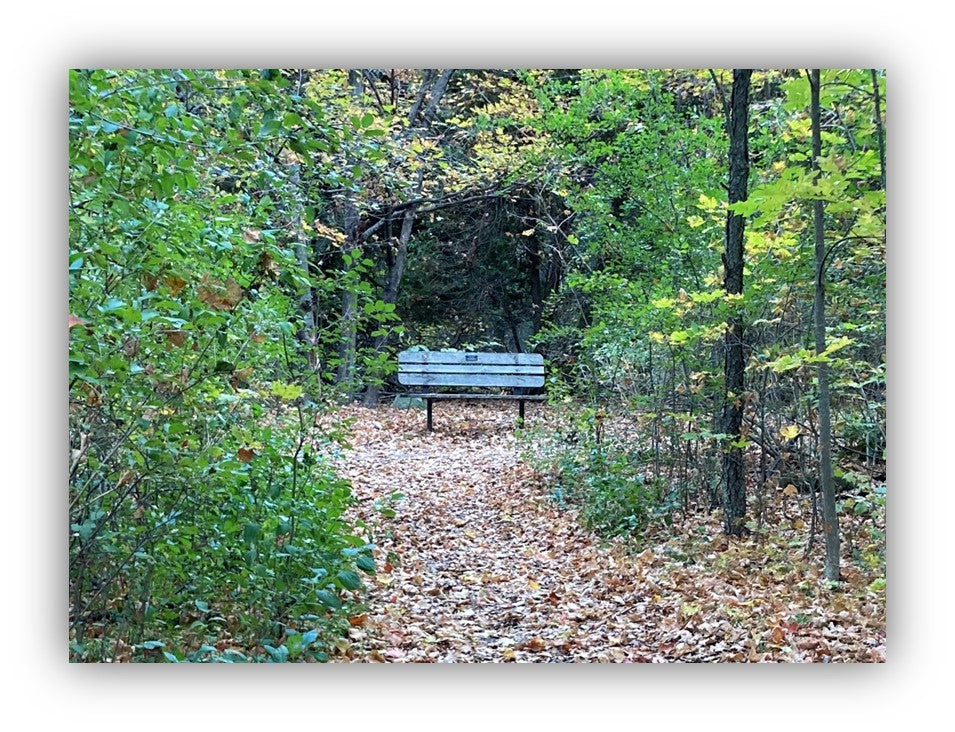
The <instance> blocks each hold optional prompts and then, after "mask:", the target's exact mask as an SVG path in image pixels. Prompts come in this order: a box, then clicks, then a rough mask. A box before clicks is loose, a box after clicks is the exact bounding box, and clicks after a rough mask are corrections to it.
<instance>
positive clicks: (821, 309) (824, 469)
mask: <svg viewBox="0 0 955 732" xmlns="http://www.w3.org/2000/svg"><path fill="white" fill-rule="evenodd" d="M809 86H810V90H811V94H812V96H811V102H810V104H811V110H810V115H811V117H812V169H813V171H814V173H815V176H814V178H815V180H816V181H818V180H819V178H820V176H821V171H820V168H819V158H820V157H821V156H822V130H821V129H820V122H819V119H820V111H819V69H813V70H812V72H811V75H810V79H809ZM824 216H825V203H824V202H823V200H822V199H821V198H816V199H815V200H814V201H813V202H812V223H813V234H814V239H815V246H816V285H815V302H814V305H813V321H814V326H815V336H816V354H817V355H818V354H821V353H822V352H823V351H825V350H826V280H825V260H826V239H825V228H824V223H825V222H824ZM816 378H817V380H818V382H819V405H818V406H819V485H820V489H821V491H822V528H823V534H824V536H825V537H826V570H825V571H826V579H828V580H830V581H833V582H837V581H838V580H839V519H838V517H837V516H836V496H835V490H834V487H833V483H832V423H831V419H830V415H829V401H830V400H829V364H828V363H826V362H825V361H819V363H818V364H817V366H816Z"/></svg>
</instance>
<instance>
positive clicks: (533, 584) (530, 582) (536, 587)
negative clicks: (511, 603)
mask: <svg viewBox="0 0 955 732" xmlns="http://www.w3.org/2000/svg"><path fill="white" fill-rule="evenodd" d="M527 586H528V587H530V588H531V589H532V590H534V592H537V590H539V589H540V588H541V586H540V583H539V582H535V581H534V580H528V582H527Z"/></svg>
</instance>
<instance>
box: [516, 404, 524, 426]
mask: <svg viewBox="0 0 955 732" xmlns="http://www.w3.org/2000/svg"><path fill="white" fill-rule="evenodd" d="M518 404H520V407H518V409H519V410H520V414H521V416H520V417H518V419H517V426H518V427H523V426H524V400H523V399H521V400H519V401H518Z"/></svg>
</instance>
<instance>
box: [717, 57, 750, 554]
mask: <svg viewBox="0 0 955 732" xmlns="http://www.w3.org/2000/svg"><path fill="white" fill-rule="evenodd" d="M751 75H752V69H733V92H732V97H731V99H730V118H729V120H728V127H729V137H730V154H729V202H730V203H731V204H733V203H736V202H738V201H745V200H746V195H747V190H746V188H747V187H746V181H747V178H748V176H749V151H748V145H747V122H748V117H749V80H750V76H751ZM744 223H745V221H744V219H743V217H742V216H740V215H739V214H736V213H733V211H730V212H729V213H728V214H727V216H726V252H725V254H724V256H723V268H724V272H725V277H724V287H725V289H726V292H727V294H733V295H739V294H742V292H743V227H744ZM725 345H726V355H725V357H724V358H725V361H724V374H725V378H726V394H725V397H724V403H723V426H722V431H723V433H724V434H726V435H727V437H726V443H725V444H724V446H723V516H724V518H723V522H724V530H725V532H726V533H727V534H733V535H735V536H741V535H743V534H744V533H745V532H746V527H745V525H744V522H745V517H746V484H745V482H744V477H745V476H744V471H743V450H742V448H740V447H739V446H738V445H734V444H732V443H734V442H738V441H739V440H740V432H741V429H742V424H743V406H744V404H743V391H744V389H745V384H744V374H743V372H744V367H745V362H744V354H743V319H742V317H741V316H739V315H736V316H734V317H733V319H732V321H731V322H730V323H729V326H728V328H727V331H726V339H725Z"/></svg>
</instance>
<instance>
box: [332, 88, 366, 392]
mask: <svg viewBox="0 0 955 732" xmlns="http://www.w3.org/2000/svg"><path fill="white" fill-rule="evenodd" d="M348 83H349V85H350V86H351V87H352V96H353V97H354V99H355V102H356V104H359V103H360V102H361V97H362V94H363V93H364V87H363V85H362V77H361V74H359V73H358V72H357V71H354V70H350V71H349V72H348ZM358 223H359V217H358V204H357V203H356V201H355V194H354V193H349V194H348V195H347V198H346V199H345V203H344V231H345V237H346V238H345V252H346V253H348V254H350V253H351V252H352V251H354V250H356V249H360V248H361V241H360V240H359V236H358ZM344 269H345V287H344V289H343V290H342V321H341V322H342V329H341V339H340V341H339V344H338V373H337V378H336V381H337V382H338V384H339V385H342V386H344V387H345V393H346V395H347V396H348V397H349V398H350V397H351V396H352V395H354V393H355V384H354V382H355V349H356V347H357V335H358V293H357V291H356V289H355V283H353V282H351V278H350V277H349V273H350V270H351V265H349V264H348V263H347V261H346V262H345V266H344Z"/></svg>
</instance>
